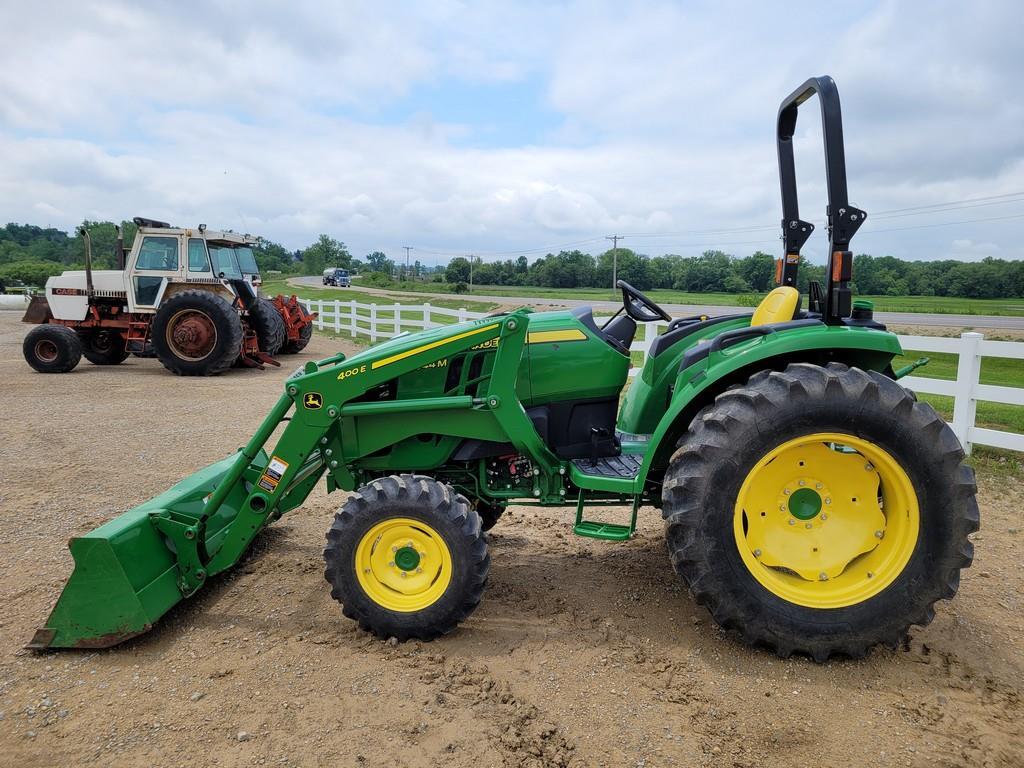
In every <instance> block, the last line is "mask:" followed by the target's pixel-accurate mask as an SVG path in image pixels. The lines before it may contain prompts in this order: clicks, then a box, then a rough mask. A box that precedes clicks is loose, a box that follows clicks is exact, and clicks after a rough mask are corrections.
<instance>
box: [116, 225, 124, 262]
mask: <svg viewBox="0 0 1024 768" xmlns="http://www.w3.org/2000/svg"><path fill="white" fill-rule="evenodd" d="M114 231H115V232H117V240H116V241H115V244H114V263H115V264H117V268H118V269H119V270H121V271H122V272H124V232H123V231H122V230H121V227H120V225H118V224H115V225H114Z"/></svg>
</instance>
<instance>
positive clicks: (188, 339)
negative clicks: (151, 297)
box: [166, 309, 217, 361]
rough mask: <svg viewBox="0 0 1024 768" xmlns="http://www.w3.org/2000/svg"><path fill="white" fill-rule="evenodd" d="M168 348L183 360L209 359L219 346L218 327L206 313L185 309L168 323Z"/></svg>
mask: <svg viewBox="0 0 1024 768" xmlns="http://www.w3.org/2000/svg"><path fill="white" fill-rule="evenodd" d="M166 336H167V346H168V347H170V349H171V351H172V352H173V353H174V354H175V355H176V356H177V357H179V358H181V359H182V360H192V361H198V360H203V359H205V358H207V357H209V355H210V353H211V352H213V349H214V347H216V346H217V326H216V325H214V323H213V320H212V319H211V318H210V316H209V315H207V314H206V313H205V312H201V311H200V310H198V309H183V310H181V311H180V312H178V313H176V314H175V315H174V317H172V318H171V320H170V322H169V323H167V333H166Z"/></svg>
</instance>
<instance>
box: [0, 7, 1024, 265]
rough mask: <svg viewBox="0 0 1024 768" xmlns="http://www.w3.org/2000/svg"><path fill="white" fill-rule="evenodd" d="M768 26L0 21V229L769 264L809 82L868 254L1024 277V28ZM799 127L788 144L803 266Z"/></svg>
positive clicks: (362, 15) (812, 213)
mask: <svg viewBox="0 0 1024 768" xmlns="http://www.w3.org/2000/svg"><path fill="white" fill-rule="evenodd" d="M768 5H772V6H774V5H775V4H768V3H765V4H761V3H732V2H710V1H709V2H693V3H691V2H685V3H684V2H678V3H668V2H662V3H645V2H630V3H622V2H607V3H605V2H581V3H565V4H563V3H554V2H541V3H530V2H514V3H513V2H507V3H490V2H485V1H483V0H478V1H476V2H466V3H459V2H446V1H445V0H431V2H423V3H419V4H413V3H388V2H381V1H380V0H378V1H377V2H366V3H361V2H334V3H324V4H322V6H321V5H317V4H306V3H270V2H267V3H263V2H255V1H249V2H213V3H189V2H184V1H182V0H177V1H176V2H147V3H138V2H124V3H122V2H85V1H82V0H79V1H78V2H68V3H54V2H46V1H45V0H38V1H37V2H33V3H14V2H7V3H4V4H3V6H2V8H0V29H3V30H4V38H3V44H2V45H0V219H3V220H4V221H19V222H31V223H35V224H40V225H49V226H56V227H61V228H70V227H72V226H73V225H74V224H75V223H77V222H79V221H81V220H82V219H83V218H88V219H115V220H119V219H121V218H130V217H131V216H135V215H145V216H150V217H153V218H160V219H165V220H169V221H172V222H175V223H178V224H182V225H184V224H197V223H199V222H205V223H207V224H208V225H210V227H211V228H223V229H228V228H231V229H235V230H240V231H247V232H252V233H256V234H262V235H265V236H267V237H270V238H272V239H275V240H278V241H280V242H282V243H284V244H285V245H286V246H288V247H290V248H298V247H302V246H304V245H306V244H308V243H309V242H311V241H312V240H313V239H314V238H315V237H316V235H317V234H319V233H321V232H326V233H328V234H330V235H332V236H334V237H337V238H339V239H341V240H344V241H345V242H346V243H347V244H348V245H349V246H350V248H351V250H352V251H353V253H354V254H356V255H357V256H361V255H363V254H365V253H366V252H368V251H370V250H375V249H382V250H385V251H387V252H388V253H389V254H390V255H392V256H393V257H399V256H400V255H401V254H403V253H404V252H403V251H401V246H402V245H412V246H415V248H416V250H415V251H414V252H413V253H414V258H415V257H419V258H420V259H421V260H423V261H424V262H425V263H433V262H435V261H440V262H444V261H446V260H447V259H448V258H449V257H450V256H451V255H453V254H460V253H469V252H474V253H477V254H482V255H483V256H484V258H498V257H499V256H504V255H505V254H511V255H518V254H519V253H525V254H526V255H528V256H529V257H531V258H534V257H536V256H538V255H541V254H542V253H543V252H545V251H546V250H549V249H557V248H559V247H565V246H569V245H570V244H572V245H577V244H578V245H579V247H581V248H583V249H584V250H590V251H592V252H596V251H597V250H599V249H603V248H604V247H605V241H604V240H603V237H604V236H605V235H610V234H613V233H620V234H623V235H625V236H626V239H625V240H624V241H623V244H624V245H627V246H629V247H632V248H635V249H637V250H639V251H641V252H643V253H648V254H660V253H682V254H693V253H698V252H700V251H701V250H703V249H705V248H709V247H720V248H722V249H724V250H728V251H730V252H733V253H737V254H745V253H749V252H751V251H753V250H754V249H756V248H762V249H766V250H771V251H772V252H778V250H779V242H778V236H777V235H778V221H779V218H780V216H781V211H780V204H779V194H778V184H777V165H776V156H775V143H774V128H775V117H776V110H777V108H778V103H779V101H781V99H782V97H783V96H785V95H786V94H787V93H789V92H790V91H791V90H793V88H795V87H796V86H797V85H799V84H800V83H801V82H803V81H804V80H805V79H806V78H807V77H808V76H810V75H817V74H826V73H827V74H831V75H832V76H833V77H834V78H835V80H836V82H837V83H838V85H839V89H840V93H841V95H842V99H843V109H844V116H845V121H846V126H845V128H846V136H847V162H848V168H849V176H850V199H851V202H853V203H854V204H856V205H858V206H859V207H861V208H864V209H866V210H867V211H868V213H869V218H868V222H867V224H866V225H865V226H864V228H863V229H862V230H861V234H860V235H858V238H857V240H856V241H855V246H856V249H857V250H858V251H865V252H870V253H875V254H882V253H891V254H893V255H897V256H901V257H904V258H914V259H931V258H945V257H954V258H962V259H978V258H982V257H984V256H986V255H994V256H1000V257H1004V258H1021V257H1022V256H1024V249H1022V248H1021V246H1020V242H1021V240H1022V238H1021V236H1020V232H1021V230H1022V227H1024V87H1022V86H1021V76H1022V75H1024V42H1022V40H1024V14H1022V13H1021V10H1020V6H1019V4H1018V3H1014V2H1010V1H1008V2H994V1H993V2H986V1H984V0H982V2H975V3H963V2H955V3H954V2H928V3H923V2H917V3H914V2H902V3H901V2H857V0H853V2H849V3H842V4H836V3H820V2H814V3H807V4H804V5H802V6H801V4H799V3H786V4H784V6H785V7H786V8H788V11H787V12H786V13H782V12H781V11H779V10H776V9H765V8H764V7H763V6H768ZM779 7H780V8H781V7H783V4H779ZM815 112H816V110H805V117H804V118H802V120H801V123H800V124H799V126H798V141H797V163H798V171H799V172H800V173H801V195H802V197H801V200H802V210H801V213H802V214H803V215H804V217H805V218H808V219H810V220H812V221H814V222H816V223H818V224H819V234H816V235H815V239H814V240H812V242H811V243H810V244H809V245H808V247H807V249H805V252H806V253H807V254H808V255H810V256H812V257H817V256H821V254H822V253H823V251H824V240H823V236H822V235H821V234H820V233H821V232H822V230H823V227H821V226H820V224H821V222H822V219H823V216H824V205H825V203H824V193H823V182H824V177H823V163H822V159H821V149H820V143H819V137H820V131H819V130H818V126H817V125H816V121H817V115H816V113H815ZM802 114H803V113H802ZM947 203H952V204H953V205H951V206H944V204H947ZM924 206H932V207H930V208H923V207H924ZM908 208H913V209H915V210H910V211H907V210H905V209H908ZM887 212H888V213H887ZM980 220H984V221H980Z"/></svg>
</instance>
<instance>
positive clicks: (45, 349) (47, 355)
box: [35, 339, 60, 363]
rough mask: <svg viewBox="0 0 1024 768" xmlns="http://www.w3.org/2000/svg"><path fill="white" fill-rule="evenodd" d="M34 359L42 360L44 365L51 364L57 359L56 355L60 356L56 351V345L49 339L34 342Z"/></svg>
mask: <svg viewBox="0 0 1024 768" xmlns="http://www.w3.org/2000/svg"><path fill="white" fill-rule="evenodd" d="M35 352H36V357H38V358H39V359H40V360H42V361H43V362H44V363H52V362H54V361H55V360H56V359H57V355H58V354H60V353H59V351H58V350H57V345H56V344H54V343H53V342H52V341H50V340H49V339H41V340H40V341H37V342H36V349H35Z"/></svg>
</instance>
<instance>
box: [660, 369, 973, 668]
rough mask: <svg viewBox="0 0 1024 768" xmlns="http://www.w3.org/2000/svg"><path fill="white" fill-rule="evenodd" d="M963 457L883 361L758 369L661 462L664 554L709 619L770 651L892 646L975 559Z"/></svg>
mask: <svg viewBox="0 0 1024 768" xmlns="http://www.w3.org/2000/svg"><path fill="white" fill-rule="evenodd" d="M788 446H793V447H788ZM837 446H838V447H837ZM963 458H964V454H963V450H962V449H961V447H960V443H959V442H958V441H957V439H956V437H955V436H954V435H953V432H952V430H951V429H950V428H949V427H948V426H947V425H946V423H945V422H944V421H943V420H942V419H941V417H939V416H938V414H936V413H935V411H934V410H933V409H932V408H931V406H929V405H927V404H924V403H917V402H915V401H914V399H913V397H912V396H911V395H910V393H908V392H907V391H906V390H905V389H904V388H903V387H901V386H900V385H899V384H897V383H896V382H894V381H892V380H891V379H889V378H887V377H885V376H883V375H882V374H880V373H876V372H864V371H861V370H858V369H856V368H847V367H846V366H844V365H839V364H834V363H833V364H830V365H828V366H827V367H825V368H822V367H819V366H815V365H807V364H798V365H790V366H788V367H787V368H786V370H785V371H784V372H776V371H772V372H769V371H763V372H761V373H759V374H756V375H755V376H753V377H751V379H750V380H749V381H748V382H747V384H746V385H745V386H743V387H740V388H736V389H731V390H729V391H727V392H724V393H722V394H721V395H719V396H718V397H717V398H716V400H715V402H714V403H713V404H712V405H710V406H708V407H707V408H705V409H704V410H702V411H701V412H700V413H699V414H698V415H697V416H696V418H694V420H693V422H692V423H691V424H690V429H689V431H688V432H687V434H686V435H684V436H683V438H682V439H681V440H680V441H679V445H678V448H677V449H676V452H675V453H674V454H673V456H672V458H671V460H670V464H669V468H668V470H667V472H666V474H665V482H664V488H663V498H664V502H665V506H664V512H663V514H664V517H665V519H666V539H667V543H668V549H669V555H670V557H671V559H672V564H673V566H674V567H675V569H676V572H677V573H678V574H679V576H680V577H681V578H682V579H683V580H684V581H685V582H686V583H687V584H688V586H689V587H690V591H691V592H692V593H693V595H694V598H695V599H696V600H697V602H698V603H700V604H701V605H705V606H707V608H708V610H709V611H710V612H711V614H712V616H713V617H714V619H715V621H716V622H717V623H718V624H720V625H721V626H722V627H725V628H727V629H735V630H738V631H739V632H740V633H741V634H742V637H743V640H744V642H746V643H748V644H751V645H761V646H767V647H769V648H771V649H772V650H774V651H775V652H776V653H777V654H778V655H779V656H783V657H786V656H789V655H790V654H791V653H793V652H801V653H806V654H808V655H810V656H812V657H813V658H814V659H815V660H816V661H825V660H827V659H828V658H829V657H830V656H832V655H844V656H849V657H861V656H864V655H865V654H866V653H867V652H868V651H869V650H870V649H871V648H872V647H874V646H875V645H879V644H882V645H886V646H888V647H895V646H896V645H897V644H898V643H899V642H900V641H901V640H902V639H903V638H904V637H905V636H906V632H907V630H908V629H909V627H910V626H911V625H912V624H918V625H922V626H923V625H926V624H928V623H929V622H930V621H931V620H932V618H933V617H934V615H935V613H934V610H933V605H934V603H935V602H936V601H937V600H939V599H942V598H944V599H948V598H951V597H953V595H954V594H955V593H956V590H957V587H958V585H959V582H960V570H961V569H962V568H966V567H968V566H969V565H970V564H971V559H972V556H973V545H972V544H971V542H970V541H969V540H968V534H970V533H971V532H973V531H976V530H977V529H978V505H977V501H976V499H975V491H976V488H975V483H974V472H973V470H972V469H971V468H970V467H968V466H967V465H966V464H963V463H962V461H963ZM858 488H860V489H861V490H859V491H858V490H857V489H858ZM815 489H820V491H816V490H815ZM755 491H756V492H755ZM819 493H820V494H821V495H820V496H819V495H818V494H819ZM833 497H834V498H833ZM858 497H860V498H859V501H858ZM826 513H827V514H826ZM876 529H877V530H876ZM850 542H855V545H851V544H850ZM762 548H763V549H762ZM837 555H838V556H837ZM819 570H820V574H819Z"/></svg>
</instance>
